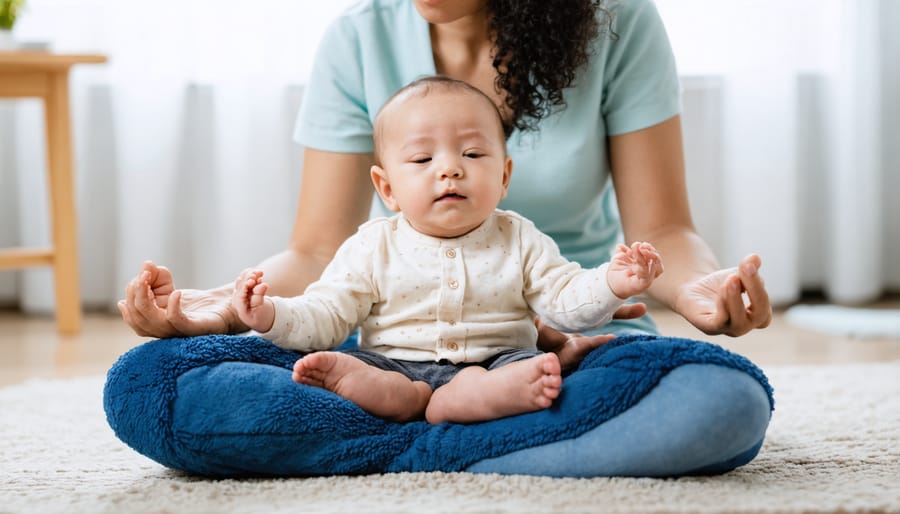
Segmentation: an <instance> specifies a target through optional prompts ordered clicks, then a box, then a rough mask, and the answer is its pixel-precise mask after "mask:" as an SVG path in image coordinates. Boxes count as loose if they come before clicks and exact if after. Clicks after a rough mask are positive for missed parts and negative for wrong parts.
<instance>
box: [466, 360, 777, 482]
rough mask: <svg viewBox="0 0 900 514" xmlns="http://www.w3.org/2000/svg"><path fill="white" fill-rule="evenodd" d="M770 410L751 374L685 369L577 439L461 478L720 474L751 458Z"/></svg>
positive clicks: (480, 466) (482, 465) (487, 463)
mask: <svg viewBox="0 0 900 514" xmlns="http://www.w3.org/2000/svg"><path fill="white" fill-rule="evenodd" d="M563 389H565V385H563ZM770 411H771V406H770V403H769V397H768V395H767V393H766V391H765V390H764V389H763V388H762V386H761V385H760V384H759V382H758V381H757V380H756V379H754V378H752V377H751V376H750V375H748V374H746V373H744V372H742V371H738V370H735V369H732V368H728V367H724V366H719V365H713V364H687V365H684V366H680V367H677V368H675V369H674V370H672V371H671V372H669V373H668V374H667V375H666V376H664V377H663V378H662V379H661V380H660V382H659V384H657V385H656V387H654V388H653V389H652V390H651V391H650V392H648V393H647V395H646V396H644V397H643V398H642V399H641V400H640V401H639V402H638V403H636V404H635V405H634V406H632V407H631V408H629V409H628V410H626V411H624V412H622V413H621V414H619V415H618V416H616V417H614V418H612V419H610V420H608V421H606V422H605V423H603V424H601V425H599V426H597V427H596V428H593V429H591V430H590V431H588V432H586V433H584V434H582V435H581V436H579V437H576V438H574V439H568V440H563V441H558V442H554V443H550V444H545V445H543V446H539V447H535V448H528V449H524V450H519V451H516V452H512V453H509V454H507V455H503V456H500V457H497V458H492V459H485V460H482V461H479V462H477V463H475V464H473V465H471V466H469V467H468V468H467V471H470V472H475V473H502V474H529V475H548V476H567V477H595V476H644V477H646V476H677V475H686V474H706V473H722V472H725V471H729V470H731V469H734V468H735V467H737V466H740V465H743V464H746V463H747V462H749V461H750V460H752V459H753V457H755V456H756V453H757V452H758V451H759V447H760V446H761V445H762V440H763V437H764V435H765V432H766V427H767V426H768V424H769V418H770Z"/></svg>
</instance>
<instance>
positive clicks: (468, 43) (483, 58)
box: [429, 14, 492, 80]
mask: <svg viewBox="0 0 900 514" xmlns="http://www.w3.org/2000/svg"><path fill="white" fill-rule="evenodd" d="M429 32H430V35H431V49H432V52H433V54H434V65H435V69H436V70H437V72H438V73H441V74H443V75H448V76H450V77H453V78H457V79H460V80H467V79H469V78H472V77H473V76H475V75H477V73H478V71H479V70H480V69H483V68H484V66H485V64H487V65H488V66H490V64H491V46H492V45H491V40H490V37H489V34H488V18H487V15H486V14H474V15H471V16H466V17H464V18H460V19H458V20H455V21H453V22H450V23H441V24H434V23H432V24H430V25H429Z"/></svg>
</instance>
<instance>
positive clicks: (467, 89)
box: [372, 75, 509, 164]
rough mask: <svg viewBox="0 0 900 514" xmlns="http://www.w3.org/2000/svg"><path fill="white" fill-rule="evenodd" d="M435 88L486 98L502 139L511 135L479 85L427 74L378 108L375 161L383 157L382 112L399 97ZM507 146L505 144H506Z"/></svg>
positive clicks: (492, 102)
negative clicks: (381, 149)
mask: <svg viewBox="0 0 900 514" xmlns="http://www.w3.org/2000/svg"><path fill="white" fill-rule="evenodd" d="M435 90H442V91H457V92H463V93H470V94H473V95H475V96H476V97H479V98H482V99H484V101H485V103H486V104H487V106H486V108H487V109H490V110H491V111H492V112H493V113H494V114H495V115H496V119H497V131H498V133H499V135H500V137H501V139H502V140H504V141H505V140H506V137H507V136H508V135H509V134H508V133H507V132H506V126H505V125H504V123H503V117H502V116H501V114H500V110H499V109H498V108H497V106H496V105H495V104H494V101H493V100H491V98H490V97H489V96H487V95H486V94H484V92H483V91H481V90H480V89H478V88H477V87H475V86H473V85H471V84H469V83H468V82H465V81H462V80H457V79H455V78H452V77H448V76H446V75H427V76H424V77H420V78H418V79H416V80H414V81H412V82H410V83H409V84H407V85H405V86H403V87H402V88H400V90H398V91H397V92H396V93H394V94H393V95H391V97H390V98H388V99H387V101H386V102H384V105H382V106H381V108H380V109H379V110H378V114H376V115H375V127H374V129H373V134H372V137H373V139H374V142H375V162H376V163H379V164H380V162H381V158H380V157H379V154H380V150H379V146H381V143H382V140H383V137H384V136H383V135H382V131H383V127H382V125H383V122H382V114H383V113H384V111H385V109H386V108H387V107H388V106H390V105H391V104H393V103H394V102H396V101H397V100H398V99H399V98H402V97H408V96H412V95H416V96H419V97H425V96H428V94H429V93H431V92H432V91H435ZM504 148H505V145H504Z"/></svg>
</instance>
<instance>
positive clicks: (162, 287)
mask: <svg viewBox="0 0 900 514" xmlns="http://www.w3.org/2000/svg"><path fill="white" fill-rule="evenodd" d="M117 307H118V308H119V312H120V313H121V314H122V318H123V319H124V320H125V322H126V323H128V325H129V326H131V328H132V330H134V331H135V333H137V335H139V336H143V337H178V336H196V335H203V334H226V333H229V332H231V333H234V332H242V331H245V330H247V327H246V326H244V325H243V323H241V322H240V320H239V319H238V318H237V316H236V313H235V312H234V311H233V310H232V308H231V291H225V290H224V289H223V290H214V291H203V290H198V289H175V282H174V281H173V280H172V273H170V272H169V270H168V269H166V268H165V267H163V266H157V265H156V264H154V263H152V262H150V261H146V262H144V264H143V266H141V271H140V272H139V273H138V274H137V276H136V277H135V278H134V279H133V280H132V281H131V282H129V284H128V287H127V288H126V289H125V299H123V300H120V301H119V303H118V305H117Z"/></svg>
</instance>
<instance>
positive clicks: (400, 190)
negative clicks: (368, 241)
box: [373, 88, 512, 237]
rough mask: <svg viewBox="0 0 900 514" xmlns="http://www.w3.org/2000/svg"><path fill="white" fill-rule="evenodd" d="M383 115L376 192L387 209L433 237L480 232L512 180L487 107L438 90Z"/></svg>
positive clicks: (403, 102)
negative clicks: (382, 182)
mask: <svg viewBox="0 0 900 514" xmlns="http://www.w3.org/2000/svg"><path fill="white" fill-rule="evenodd" d="M382 114H383V115H384V116H385V117H384V119H383V120H382V122H383V124H382V132H381V134H380V136H381V144H380V146H379V150H380V152H379V153H380V160H381V168H380V171H381V172H380V173H379V175H380V177H381V178H382V180H384V182H385V183H386V185H385V186H381V187H380V186H378V180H377V179H376V187H378V189H379V194H381V197H382V199H384V201H385V204H386V205H387V206H388V207H389V208H391V209H392V210H394V211H402V212H403V214H404V216H405V217H406V219H407V220H409V222H410V224H411V225H412V226H413V227H415V228H416V229H417V230H419V231H420V232H422V233H425V234H429V235H432V236H435V237H458V236H461V235H463V234H466V233H468V232H469V231H471V230H473V229H475V228H477V227H478V226H479V225H481V223H482V222H484V220H485V219H487V217H488V216H490V214H491V213H492V212H493V211H494V209H495V208H496V207H497V204H499V203H500V200H501V199H502V198H504V197H505V196H506V190H507V187H508V185H509V178H510V175H511V173H512V161H511V160H510V159H509V157H507V155H506V146H505V141H504V138H503V133H502V129H501V127H500V121H499V118H498V116H497V114H496V112H495V111H494V110H493V109H492V106H491V105H490V104H489V103H488V101H487V100H486V99H484V98H481V97H479V96H477V95H476V94H475V93H472V92H467V91H455V90H446V89H443V88H435V89H433V90H431V91H430V92H429V93H428V94H427V95H425V96H421V95H420V94H411V95H409V96H407V97H406V98H404V99H401V100H400V101H399V102H397V103H396V104H394V105H391V106H389V109H388V110H387V111H386V112H383V113H382ZM375 173H378V172H377V171H376V168H373V174H375ZM373 178H374V177H373Z"/></svg>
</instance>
